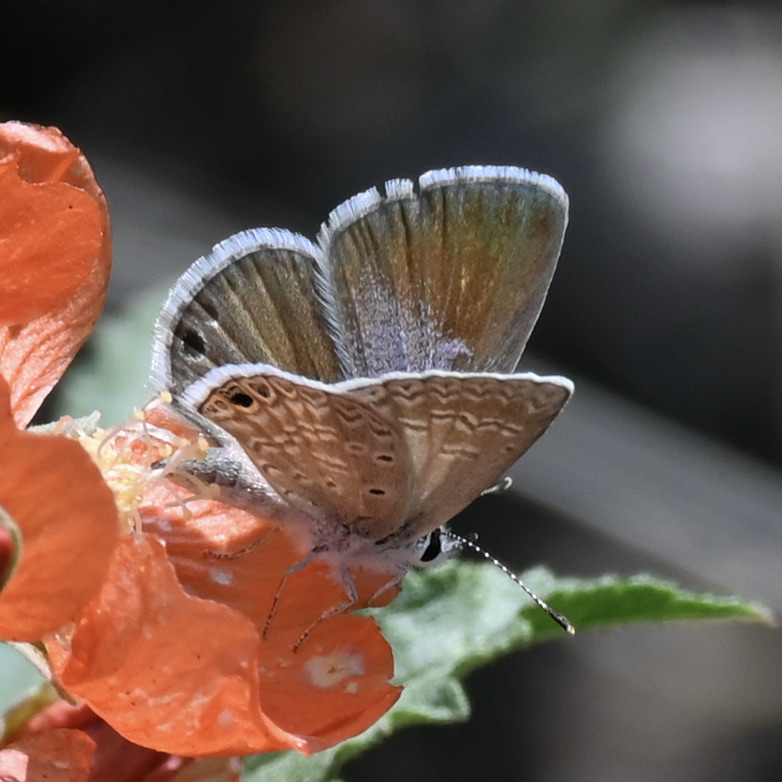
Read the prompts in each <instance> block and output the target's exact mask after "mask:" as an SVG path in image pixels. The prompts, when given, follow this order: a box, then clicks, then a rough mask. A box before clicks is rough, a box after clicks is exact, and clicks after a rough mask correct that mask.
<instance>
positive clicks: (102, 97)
mask: <svg viewBox="0 0 782 782" xmlns="http://www.w3.org/2000/svg"><path fill="white" fill-rule="evenodd" d="M0 115H2V118H3V119H9V118H16V119H24V120H29V121H33V122H37V123H40V124H47V125H48V124H51V125H57V126H59V127H60V128H61V129H62V130H63V131H64V132H65V133H66V135H67V136H69V137H70V139H71V140H72V141H73V142H74V143H76V144H78V145H79V146H81V147H82V149H83V150H84V151H85V153H86V154H87V155H88V157H89V159H90V160H91V161H92V163H93V165H94V168H95V170H96V172H97V175H98V178H99V180H100V181H101V183H102V185H103V187H104V189H105V191H106V194H107V196H108V199H109V204H110V207H111V211H112V216H113V225H114V234H115V240H116V241H115V273H114V278H113V283H112V288H111V292H110V302H109V312H110V313H113V314H115V315H117V316H120V315H121V314H122V313H123V312H124V311H125V310H126V309H127V308H128V307H131V306H132V305H133V303H134V302H135V301H136V300H137V299H138V297H140V296H142V295H145V294H147V291H148V290H149V289H150V287H153V286H155V287H156V289H157V293H155V294H152V295H154V296H157V297H158V298H162V295H163V291H164V289H165V285H166V284H167V283H168V282H171V281H172V280H173V279H174V277H176V276H177V275H178V274H180V273H181V272H182V271H183V270H184V269H185V268H186V266H187V265H188V264H189V263H190V262H191V261H193V260H194V259H195V258H196V257H198V256H199V255H201V254H203V253H204V252H206V251H208V250H209V248H210V247H211V246H212V245H213V244H214V243H216V242H217V241H219V240H220V239H222V238H224V237H225V236H227V235H229V234H230V233H233V232H235V231H237V230H240V229H243V228H248V227H253V226H260V225H270V226H275V225H279V226H284V227H288V228H291V229H294V230H298V231H300V232H302V233H305V234H306V235H308V236H314V234H315V232H316V231H317V228H318V226H319V224H320V222H321V221H322V220H323V219H325V217H326V216H327V214H328V212H329V210H330V209H331V208H333V207H334V206H336V205H337V204H338V203H340V202H341V201H342V200H344V199H345V198H347V197H348V196H350V195H352V194H354V193H356V192H358V191H360V190H364V189H366V188H367V187H369V186H371V185H380V184H382V182H383V181H385V180H386V179H389V178H393V177H400V176H406V177H416V176H417V175H418V174H420V173H421V172H423V171H425V170H428V169H432V168H438V167H442V166H452V165H459V164H467V163H480V164H484V163H496V164H511V165H521V166H524V167H527V168H531V169H534V170H538V171H542V172H545V173H548V174H551V175H553V176H554V177H556V178H557V179H558V180H559V181H560V182H562V184H563V185H564V187H565V188H566V190H567V191H568V193H569V195H570V199H571V223H570V227H569V230H568V235H567V238H566V242H565V248H564V251H563V254H562V258H561V262H560V267H559V271H558V272H557V276H556V277H555V280H554V284H553V286H552V289H551V292H550V295H549V298H548V302H547V305H546V308H545V309H544V312H543V315H542V317H541V319H540V322H539V324H538V326H537V329H536V331H535V333H534V335H533V338H532V340H531V342H530V347H529V352H530V355H529V357H528V358H527V357H525V359H524V360H523V361H522V368H528V369H543V370H545V371H553V372H556V373H561V374H569V375H571V376H573V377H574V378H575V380H576V386H577V393H576V396H575V398H574V401H573V402H572V403H571V405H570V406H569V407H568V408H567V410H566V411H565V413H564V414H563V416H562V417H561V419H560V420H559V421H558V422H557V423H556V425H555V427H554V428H553V430H552V431H551V433H550V434H548V435H547V436H546V437H545V438H544V439H543V440H542V441H541V442H540V443H539V444H538V445H537V446H536V447H535V448H534V449H533V450H532V452H531V453H530V454H529V455H528V456H526V457H525V458H524V459H523V460H522V461H521V462H520V464H519V465H518V467H517V468H516V470H515V472H514V477H515V478H516V483H515V488H514V490H513V491H512V492H510V493H508V494H506V495H504V496H501V497H496V498H494V497H493V498H486V499H484V500H482V501H481V502H480V503H479V504H478V505H477V506H476V507H475V508H474V509H472V510H471V511H470V512H469V514H465V517H464V518H461V519H459V520H458V522H457V523H458V526H459V529H460V530H462V531H471V530H477V531H478V532H480V535H481V543H482V544H483V545H484V546H485V547H486V548H488V549H489V550H490V551H491V552H492V553H494V554H496V555H497V556H498V557H500V558H501V559H502V560H503V561H505V562H507V563H508V565H510V566H512V567H513V568H514V569H517V570H521V569H523V568H525V567H527V566H529V565H531V564H535V563H537V562H543V563H545V564H547V565H549V566H550V567H552V568H553V569H554V570H556V571H557V572H559V573H561V574H572V575H581V576H596V575H599V574H601V573H603V572H608V571H610V572H618V573H627V574H630V573H635V572H638V571H647V572H652V573H655V574H659V575H663V576H670V577H673V578H676V579H677V580H678V581H679V582H680V583H682V584H684V585H686V586H688V587H691V588H697V589H704V588H707V589H713V590H715V591H720V592H726V593H731V592H736V593H741V594H744V595H746V596H750V597H756V598H758V599H762V600H763V601H765V602H766V603H767V604H768V605H770V606H771V607H772V608H774V609H782V562H781V561H780V560H782V557H780V553H781V552H782V529H781V527H782V522H780V511H781V510H782V476H781V475H780V472H779V468H780V464H782V405H781V404H780V399H781V398H782V397H781V396H780V391H782V378H781V377H780V367H781V366H782V8H780V6H779V4H778V3H776V2H765V3H764V2H741V3H739V2H736V3H733V4H731V3H720V2H713V3H694V2H684V1H683V0H682V1H679V2H676V1H675V0H671V1H670V2H655V0H590V2H584V0H546V1H545V2H542V1H540V0H538V1H537V2H536V1H534V0H529V1H525V0H480V2H469V1H468V0H427V1H426V2H422V1H421V0H332V1H331V2H324V1H321V2H317V1H316V0H311V1H309V2H305V1H303V0H285V2H249V1H247V2H240V1H237V2H229V3H209V2H198V1H193V2H188V3H184V2H176V1H175V0H169V2H167V3H157V2H151V1H150V0H133V2H120V1H119V0H101V1H100V2H98V1H97V0H91V1H90V0H81V1H79V0H76V1H75V2H70V3H61V2H55V1H54V0H49V1H48V2H46V1H43V0H41V1H40V2H35V3H21V2H9V3H7V4H5V5H4V8H3V25H2V27H0ZM132 349H133V348H132V346H128V350H129V351H131V350H132ZM89 358H90V352H89V349H88V350H87V351H86V353H85V357H84V358H83V360H84V361H89ZM106 395H107V397H108V396H110V392H108V391H107V392H106ZM138 401H139V404H141V403H143V402H144V401H145V400H144V399H143V398H140V399H139V400H138ZM55 402H56V400H55ZM70 412H73V411H72V410H70ZM781 654H782V640H780V637H779V633H777V632H776V631H774V630H771V629H768V628H760V627H754V626H748V625H720V624H697V625H685V624H676V625H666V626H655V627H636V628H624V629H622V630H620V631H613V632H610V633H605V634H602V635H590V634H581V635H577V636H576V637H575V638H574V639H563V641H562V642H559V643H552V644H547V645H544V646H541V647H537V648H535V649H534V650H532V651H530V652H525V653H520V654H516V655H514V656H511V657H508V658H506V659H504V660H503V661H501V662H500V663H496V664H494V665H492V666H490V667H488V668H486V669H483V670H480V671H478V672H477V673H475V674H474V675H473V676H472V677H471V678H470V680H469V682H468V686H469V689H470V692H471V695H472V698H473V702H474V707H475V708H474V716H473V719H472V720H471V721H470V722H469V723H467V724H465V725H457V726H449V727H443V728H434V727H432V728H425V729H419V730H408V731H405V732H403V733H400V734H397V735H396V736H395V737H394V738H393V739H392V740H391V741H389V742H387V743H386V744H385V745H384V746H382V747H380V748H379V749H377V750H375V751H374V752H372V753H370V754H368V755H366V756H364V757H362V758H360V759H358V760H357V761H355V762H353V763H352V764H351V765H350V767H349V768H348V769H347V770H346V771H345V774H344V776H345V778H346V779H347V780H349V781H350V782H362V781H363V780H375V781H377V780H381V781H382V780H386V779H388V780H391V779H394V780H400V779H402V780H413V781H416V780H431V779H433V778H448V779H450V780H454V781H460V780H471V779H477V778H479V777H481V778H482V777H486V776H488V777H489V778H494V779H521V778H523V779H528V780H541V781H545V782H548V781H549V780H580V781H581V782H583V781H584V780H595V781H597V780H613V779H617V780H642V781H643V782H646V781H647V780H648V781H649V782H656V781H657V780H660V781H662V780H667V781H669V782H670V781H672V780H673V781H678V780H682V781H684V780H687V781H688V782H700V781H701V780H704V781H705V780H714V779H720V780H749V781H755V780H757V781H761V780H778V779H779V778H780V777H782V749H780V747H782V741H780V739H782V686H781V685H782V665H780V662H782V660H781V659H780V656H781Z"/></svg>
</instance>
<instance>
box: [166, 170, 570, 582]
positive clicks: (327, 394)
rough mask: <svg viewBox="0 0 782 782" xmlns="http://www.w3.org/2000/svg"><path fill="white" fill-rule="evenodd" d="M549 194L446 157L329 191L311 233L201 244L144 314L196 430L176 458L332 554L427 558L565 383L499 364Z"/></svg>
mask: <svg viewBox="0 0 782 782" xmlns="http://www.w3.org/2000/svg"><path fill="white" fill-rule="evenodd" d="M567 209H568V201H567V196H566V195H565V192H564V191H563V190H562V188H561V187H560V185H559V184H558V183H557V182H556V181H555V180H553V179H552V178H550V177H548V176H545V175H541V174H535V173H532V172H529V171H526V170H524V169H520V168H512V167H494V166H464V167H459V168H453V169H445V170H438V171H430V172H428V173H425V174H423V175H422V176H421V177H420V178H419V180H418V187H417V188H416V187H415V185H414V184H413V182H412V181H410V180H405V179H397V180H392V181H389V182H387V183H386V184H385V188H384V192H383V193H382V194H381V193H380V192H378V190H376V189H374V188H373V189H370V190H367V191H365V192H363V193H360V194H359V195H356V196H354V197H353V198H350V199H348V200H347V201H345V202H344V203H343V204H341V205H340V206H338V207H337V208H336V209H335V210H333V211H332V213H331V214H330V216H329V218H328V220H327V221H326V222H325V223H324V224H323V225H322V227H321V229H320V233H319V235H318V237H317V240H316V241H315V242H311V241H309V240H308V239H306V238H305V237H303V236H301V235H299V234H295V233H292V232H289V231H286V230H281V229H275V228H273V229H267V228H261V229H256V230H250V231H245V232H242V233H239V234H236V235H235V236H232V237H230V238H229V239H226V240H225V241H223V242H221V243H220V244H218V245H216V246H215V247H214V248H213V250H212V252H211V253H210V254H208V255H206V256H204V257H202V258H200V259H199V260H198V261H196V262H195V263H194V264H193V265H192V266H191V267H190V268H189V269H188V270H187V271H186V272H185V273H184V274H183V275H182V277H181V278H180V279H179V281H178V282H177V283H176V284H175V285H174V287H173V289H172V290H171V292H170V294H169V296H168V299H167V301H166V303H165V305H164V307H163V311H162V313H161V315H160V317H159V319H158V322H157V324H156V326H155V342H154V359H153V382H154V383H155V385H156V386H157V388H158V390H166V391H169V392H170V393H171V395H172V400H173V405H174V407H175V408H176V409H177V410H178V411H179V412H180V413H181V414H183V415H184V416H185V417H186V418H188V419H189V420H190V421H191V422H192V423H194V424H195V425H197V426H198V427H199V428H200V429H201V430H202V431H203V432H204V433H205V434H206V435H207V436H208V438H209V439H210V442H211V443H212V444H213V446H214V447H213V448H212V449H211V450H210V453H209V455H208V456H207V458H206V459H205V460H204V461H203V462H197V463H190V464H189V465H188V470H189V471H191V472H192V473H193V474H197V475H198V476H199V477H200V478H201V479H202V480H206V481H208V482H210V483H216V484H218V485H219V486H220V487H221V498H222V499H223V500H224V501H225V502H228V503H229V504H234V505H237V506H240V507H245V508H249V509H251V510H254V511H255V512H257V513H259V514H262V515H264V516H265V517H267V518H271V519H274V520H277V521H279V522H280V523H281V524H283V525H286V524H287V525H289V526H290V527H291V529H294V528H295V529H301V530H303V531H304V532H305V534H306V535H307V536H308V541H309V545H310V550H311V552H312V556H323V557H326V558H330V559H331V560H333V561H334V562H336V563H337V564H338V565H339V566H340V567H341V568H343V569H344V567H345V565H346V563H350V562H361V563H362V564H369V565H370V566H371V565H372V564H373V563H375V564H377V565H378V566H379V567H380V566H382V567H388V566H392V567H394V568H397V569H398V571H399V573H400V576H399V577H400V578H401V575H402V574H403V573H404V572H405V570H406V569H407V567H409V566H410V565H411V564H421V563H425V562H427V561H428V560H431V559H436V558H437V557H438V555H439V554H440V553H442V551H443V550H444V549H445V548H448V541H449V540H450V538H449V536H448V533H447V532H446V531H445V530H446V528H444V526H443V525H445V524H446V522H448V521H449V520H450V519H451V518H452V517H453V516H454V515H455V514H457V513H458V512H459V511H461V510H462V509H463V508H465V507H466V506H467V505H468V504H469V503H470V502H472V501H473V500H474V499H475V498H476V497H477V496H478V495H480V494H481V493H483V492H484V491H485V490H486V489H487V488H488V487H491V486H492V485H494V484H495V483H496V481H497V479H498V477H499V476H500V475H501V474H502V473H503V472H504V471H505V470H506V469H507V468H508V467H509V466H510V465H511V464H513V463H514V462H515V461H516V460H517V459H518V458H519V456H521V455H522V454H523V453H524V452H525V451H526V450H527V449H528V448H529V447H530V446H531V445H532V444H533V443H534V442H535V441H536V440H537V439H538V437H540V436H541V434H543V432H544V431H545V430H546V429H547V428H548V426H549V425H550V424H551V422H552V421H553V420H554V418H555V417H556V416H557V415H558V413H559V412H560V411H561V410H562V408H563V407H564V405H565V404H566V402H567V401H568V399H569V397H570V395H571V393H572V390H573V387H572V384H571V383H570V381H569V380H567V379H566V378H562V377H539V376H537V375H535V374H531V373H518V374H516V373H514V370H515V368H516V365H517V363H518V361H519V358H520V356H521V354H522V351H523V349H524V346H525V344H526V342H527V339H528V337H529V335H530V332H531V330H532V328H533V326H534V324H535V322H536V320H537V318H538V315H539V313H540V310H541V307H542V305H543V302H544V299H545V297H546V293H547V291H548V288H549V283H550V281H551V278H552V275H553V273H554V269H555V267H556V263H557V259H558V257H559V253H560V248H561V245H562V240H563V235H564V231H565V227H566V223H567Z"/></svg>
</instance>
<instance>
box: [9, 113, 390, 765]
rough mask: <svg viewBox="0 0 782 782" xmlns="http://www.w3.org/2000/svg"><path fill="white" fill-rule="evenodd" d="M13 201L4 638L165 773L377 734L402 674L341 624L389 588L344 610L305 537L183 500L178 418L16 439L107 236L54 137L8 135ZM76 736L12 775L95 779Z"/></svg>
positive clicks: (104, 273)
mask: <svg viewBox="0 0 782 782" xmlns="http://www.w3.org/2000/svg"><path fill="white" fill-rule="evenodd" d="M0 186H2V187H3V188H4V191H3V192H4V201H3V203H2V204H1V205H0V237H2V238H3V240H4V242H3V244H2V245H0V246H1V247H2V248H3V253H4V254H3V255H2V257H0V274H2V275H3V279H4V280H5V281H7V284H6V286H5V288H4V289H3V293H0V372H1V373H2V375H3V376H4V377H5V378H6V379H8V380H9V381H10V390H9V389H8V388H7V387H6V384H5V381H4V380H3V379H2V378H0V449H1V450H0V453H2V454H3V455H4V456H3V458H4V459H5V463H4V464H3V469H2V470H0V505H1V506H3V508H5V510H6V511H7V514H8V516H9V517H10V522H12V523H9V524H8V525H6V526H7V527H8V528H9V529H13V527H14V525H15V526H16V527H17V528H18V529H19V530H20V533H21V539H22V552H21V557H20V558H19V562H18V564H17V566H16V568H15V569H14V570H13V574H12V575H11V577H10V579H9V580H8V583H7V585H6V586H5V588H4V589H3V591H2V592H0V635H1V636H2V637H3V638H6V639H22V640H38V639H42V640H43V643H44V646H45V649H46V652H47V654H48V655H49V662H50V665H51V667H52V671H53V674H54V676H55V680H56V682H57V684H58V686H60V687H61V688H63V689H64V690H65V691H66V692H68V693H69V694H70V695H71V696H73V697H75V698H80V699H82V702H83V703H85V704H87V705H88V706H89V708H90V713H91V714H93V713H94V715H97V717H98V718H100V719H101V720H105V723H107V724H108V725H109V726H111V727H112V728H113V729H114V730H116V731H117V732H118V733H119V734H120V735H121V736H122V737H123V738H124V740H126V741H127V742H132V743H133V744H134V745H140V746H141V747H147V748H149V749H151V750H156V751H159V752H162V753H164V757H169V756H171V757H184V756H207V755H232V754H233V755H240V754H249V753H253V752H264V751H269V750H277V749H286V748H295V749H298V750H300V751H302V752H305V753H308V754H309V753H312V752H315V751H317V750H320V749H324V748H326V747H329V746H332V745H334V744H336V743H338V742H339V741H342V740H344V739H346V738H348V737H351V736H354V735H356V734H357V733H359V732H361V731H363V730H364V729H366V728H367V727H369V726H370V725H372V724H373V723H374V722H375V721H376V720H377V719H378V718H379V717H380V716H381V715H382V714H384V713H385V712H386V711H387V710H388V708H389V707H390V706H391V704H393V703H394V701H395V700H396V699H397V698H398V696H399V688H398V687H395V686H392V685H391V684H390V683H389V679H390V677H391V675H392V673H393V659H392V655H391V650H390V648H389V646H388V644H387V643H386V641H385V639H383V637H382V636H381V634H380V631H379V629H378V627H377V625H376V624H375V622H374V620H372V619H371V618H368V617H358V616H353V615H349V614H348V613H347V612H348V611H349V610H352V609H354V608H360V607H363V606H366V605H367V604H368V603H369V602H370V601H372V600H374V598H375V596H376V595H379V596H380V597H381V598H382V599H383V600H386V601H388V600H390V599H391V598H392V597H393V596H394V594H395V593H396V589H386V590H383V587H384V586H385V585H387V584H389V583H390V582H391V581H392V580H393V575H394V574H393V573H388V572H387V573H382V572H368V571H362V570H357V571H355V572H352V574H351V577H352V580H353V581H354V583H355V587H356V590H357V592H358V600H357V602H355V603H354V604H351V603H350V601H349V599H348V589H347V585H346V582H345V579H344V575H343V574H340V573H334V572H332V571H331V569H330V568H329V566H328V564H327V563H326V562H325V561H319V560H314V561H311V562H309V563H308V564H306V565H305V564H304V560H305V558H306V557H307V555H308V553H309V545H308V541H307V540H306V539H304V538H302V537H299V536H297V534H296V531H295V530H288V529H284V528H280V527H277V526H275V525H274V524H272V523H271V522H269V521H268V520H266V519H262V518H258V517H256V516H253V515H251V514H249V513H246V512H243V511H240V510H237V509H235V508H229V507H226V506H223V505H221V504H220V503H218V502H216V501H215V500H214V499H198V500H195V499H193V498H192V496H191V495H190V494H189V493H188V492H187V491H185V490H184V489H182V488H180V487H177V486H175V485H174V484H172V483H170V482H169V481H168V480H167V479H166V477H165V475H164V474H163V471H162V469H161V468H160V467H159V466H158V465H159V463H160V460H161V459H163V458H166V459H168V460H169V462H170V463H171V464H175V463H176V462H177V460H178V459H181V458H189V457H192V456H193V454H194V453H195V452H197V451H198V449H199V448H200V447H201V446H200V444H199V441H198V434H197V433H195V432H193V431H192V429H190V427H189V426H188V425H185V424H182V423H181V422H179V421H176V420H174V419H173V418H172V417H171V416H170V415H169V413H168V412H167V409H166V408H165V407H162V406H159V405H153V406H151V407H150V408H149V409H148V410H147V411H145V414H144V416H142V420H136V421H134V422H131V423H129V424H128V425H127V426H126V427H125V428H124V429H122V430H119V431H116V432H114V433H112V434H106V433H101V432H97V433H95V434H94V435H93V436H92V437H88V436H86V435H85V433H83V432H79V431H78V427H70V428H69V427H68V426H67V425H66V424H61V426H60V429H61V430H62V431H65V430H69V434H71V435H73V436H74V437H76V436H78V442H77V441H76V440H75V439H72V438H71V437H68V436H63V434H62V433H59V434H46V435H43V434H34V433H32V432H29V431H28V432H25V431H18V430H17V428H16V426H15V425H14V422H13V420H12V415H13V417H14V418H15V421H16V425H24V424H25V423H27V422H28V421H29V419H30V418H31V416H32V415H33V413H34V412H35V410H36V408H37V406H38V405H39V404H40V401H41V400H42V399H43V397H44V396H45V395H46V393H48V391H49V390H50V389H51V387H52V385H53V384H54V383H55V382H56V380H57V379H58V378H59V376H60V374H61V373H62V371H63V369H64V368H65V366H66V365H67V363H68V362H69V361H70V359H71V358H72V356H73V355H74V354H75V352H76V350H77V349H78V347H79V345H80V344H81V343H82V342H83V340H84V339H85V338H86V336H87V334H88V333H89V330H90V329H91V328H92V326H93V325H94V323H95V321H96V319H97V317H98V315H99V313H100V309H101V307H102V302H103V296H104V294H105V289H106V281H107V277H108V270H109V259H110V251H109V243H108V242H109V238H108V237H109V234H108V222H107V213H106V207H105V203H104V201H103V198H102V195H101V194H100V191H99V190H98V188H97V185H96V184H95V182H94V179H92V176H91V173H90V172H89V168H88V166H87V164H86V162H85V161H84V159H83V157H81V155H80V154H79V153H78V150H76V149H75V148H74V147H72V146H71V145H70V144H69V143H68V142H67V141H66V140H65V139H64V138H63V137H62V136H61V135H60V134H59V132H58V131H55V130H51V129H43V128H33V127H30V126H23V125H19V124H16V123H11V124H8V125H5V126H2V127H0ZM6 293H7V294H8V295H6ZM88 450H89V452H90V453H89V454H88ZM118 516H119V523H118ZM120 532H121V533H124V534H119V533H120ZM8 540H10V541H11V543H13V539H12V538H9V539H8ZM0 544H2V541H0ZM3 551H5V554H6V556H5V557H4V558H3V559H2V561H0V566H2V565H3V564H4V563H6V562H8V563H10V562H11V560H12V559H13V556H12V555H13V553H14V551H13V545H11V546H10V548H9V546H8V545H6V546H5V548H3V546H2V545H0V555H2V553H3ZM9 552H10V553H9ZM0 577H2V573H0ZM374 602H377V601H376V600H375V601H374ZM101 724H103V723H101ZM67 727H68V729H69V730H70V733H69V734H68V735H65V734H62V733H61V732H60V731H61V730H63V729H64V728H63V727H62V726H51V725H50V726H48V727H46V726H41V725H39V726H38V729H36V730H33V731H32V732H31V733H30V734H29V735H26V736H22V737H20V738H19V739H18V741H19V742H25V744H24V746H21V748H20V747H19V746H14V747H12V748H8V750H6V751H4V752H3V755H2V756H3V757H5V758H6V759H7V758H8V757H9V756H8V755H7V754H5V753H6V752H8V751H13V752H21V753H22V756H24V757H28V759H29V757H30V755H29V753H28V750H29V749H30V747H32V748H33V750H32V751H33V753H34V752H39V753H41V755H40V756H39V757H38V760H41V758H44V759H46V758H54V759H55V761H56V762H55V765H56V764H57V763H59V762H60V761H62V762H63V763H64V764H65V765H64V766H63V768H65V767H68V768H72V769H75V770H76V771H74V773H76V774H77V775H76V776H73V777H66V776H62V777H57V778H58V779H59V778H62V779H71V778H73V779H82V778H86V777H84V776H78V774H82V773H83V770H84V768H85V764H88V765H90V764H91V766H90V767H91V768H92V772H90V773H93V772H94V771H95V760H94V759H93V760H92V761H90V760H89V758H90V756H91V755H92V746H93V745H92V744H90V743H89V742H90V741H91V740H90V739H89V738H87V737H86V734H84V733H82V732H81V731H80V730H75V729H74V728H73V726H72V725H69V726H67ZM75 734H78V735H75ZM84 738H87V741H85V740H84ZM126 751H128V750H127V748H126ZM25 753H28V754H25ZM69 753H70V754H69ZM98 754H100V743H99V748H98ZM14 757H15V758H16V759H17V760H18V759H19V757H20V756H19V755H15V756H14ZM96 757H97V756H96ZM0 759H1V758H0ZM58 759H59V760H58ZM42 762H44V761H42ZM3 768H4V767H3V766H1V765H0V769H3ZM9 773H11V772H9ZM28 778H29V777H28ZM90 778H91V779H92V778H93V777H90ZM134 778H137V779H145V778H146V777H143V776H137V777H134ZM192 778H193V779H195V778H196V777H192Z"/></svg>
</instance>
